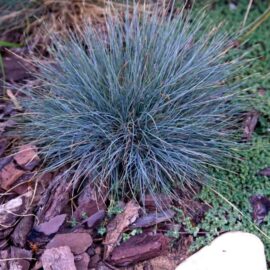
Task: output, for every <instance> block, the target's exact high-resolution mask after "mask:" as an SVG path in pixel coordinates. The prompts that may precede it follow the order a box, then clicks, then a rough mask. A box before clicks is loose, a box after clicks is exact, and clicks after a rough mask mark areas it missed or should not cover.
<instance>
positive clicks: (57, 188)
mask: <svg viewBox="0 0 270 270" xmlns="http://www.w3.org/2000/svg"><path fill="white" fill-rule="evenodd" d="M71 188H72V185H71V184H70V183H69V182H68V179H67V176H66V175H65V174H64V173H63V174H59V175H57V176H56V177H55V178H54V179H53V180H52V181H51V183H50V185H49V187H48V188H47V190H46V192H45V193H44V195H43V196H42V197H41V199H40V201H39V211H38V213H37V216H38V219H39V221H40V222H41V223H43V222H46V221H49V220H50V219H51V218H53V217H55V216H57V215H59V214H61V213H62V211H63V209H64V208H65V206H66V205H67V204H68V201H69V198H70V197H69V193H70V191H71Z"/></svg>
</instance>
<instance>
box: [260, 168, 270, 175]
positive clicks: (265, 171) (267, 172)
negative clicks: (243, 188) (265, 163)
mask: <svg viewBox="0 0 270 270" xmlns="http://www.w3.org/2000/svg"><path fill="white" fill-rule="evenodd" d="M258 174H259V175H262V176H270V167H268V168H264V169H262V170H260V171H259V173H258Z"/></svg>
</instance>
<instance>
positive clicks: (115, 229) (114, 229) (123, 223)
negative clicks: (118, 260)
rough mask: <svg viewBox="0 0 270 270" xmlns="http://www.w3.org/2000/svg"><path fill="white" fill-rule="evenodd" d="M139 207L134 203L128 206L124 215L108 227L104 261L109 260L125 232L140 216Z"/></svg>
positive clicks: (116, 218) (131, 202)
mask: <svg viewBox="0 0 270 270" xmlns="http://www.w3.org/2000/svg"><path fill="white" fill-rule="evenodd" d="M139 209H140V207H139V205H138V204H136V203H135V202H134V201H130V202H129V203H127V204H126V206H125V208H124V211H123V213H121V214H119V215H117V216H116V217H115V218H114V219H113V220H112V221H111V222H110V223H109V224H108V226H107V235H106V238H105V240H104V241H103V244H104V245H105V250H104V259H107V258H108V256H109V255H110V254H111V252H112V250H113V249H114V247H115V246H116V245H117V244H118V242H119V240H120V237H121V235H122V233H123V231H124V230H125V229H126V228H127V227H128V226H129V225H130V224H132V223H133V222H134V221H135V220H136V219H137V218H138V216H139Z"/></svg>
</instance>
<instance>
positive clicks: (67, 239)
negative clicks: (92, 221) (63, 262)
mask: <svg viewBox="0 0 270 270" xmlns="http://www.w3.org/2000/svg"><path fill="white" fill-rule="evenodd" d="M92 243H93V240H92V237H91V236H90V234H89V233H62V234H57V235H55V236H54V238H53V239H52V240H51V241H50V242H49V243H48V244H47V246H46V248H55V247H61V246H68V247H70V249H71V251H72V252H73V253H74V254H81V253H83V252H85V251H86V250H87V249H88V248H89V247H90V246H91V245H92Z"/></svg>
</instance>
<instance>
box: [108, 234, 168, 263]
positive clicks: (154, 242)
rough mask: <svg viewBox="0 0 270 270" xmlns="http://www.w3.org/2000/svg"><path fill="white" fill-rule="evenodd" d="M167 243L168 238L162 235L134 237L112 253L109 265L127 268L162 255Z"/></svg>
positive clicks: (166, 248)
mask: <svg viewBox="0 0 270 270" xmlns="http://www.w3.org/2000/svg"><path fill="white" fill-rule="evenodd" d="M168 243H169V240H168V238H167V237H165V236H164V235H163V234H156V235H150V234H140V235H136V236H134V237H131V238H130V239H129V240H127V241H126V242H124V243H123V244H121V245H120V246H118V247H116V248H115V249H114V250H113V251H112V254H111V257H110V263H111V264H113V265H116V266H127V265H130V264H134V263H137V262H140V261H144V260H148V259H151V258H154V257H157V256H160V255H163V254H164V253H165V252H166V251H167V250H168Z"/></svg>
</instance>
